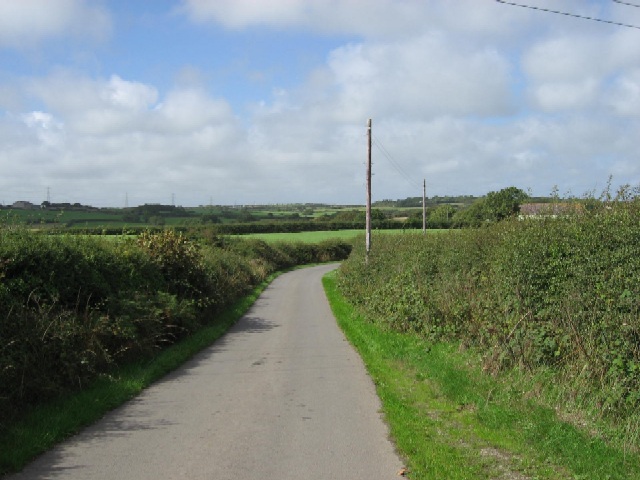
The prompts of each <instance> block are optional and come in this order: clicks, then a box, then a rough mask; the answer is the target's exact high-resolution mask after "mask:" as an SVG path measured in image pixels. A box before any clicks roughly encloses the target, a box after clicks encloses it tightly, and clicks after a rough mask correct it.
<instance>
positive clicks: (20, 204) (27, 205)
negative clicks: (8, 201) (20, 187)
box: [11, 200, 36, 210]
mask: <svg viewBox="0 0 640 480" xmlns="http://www.w3.org/2000/svg"><path fill="white" fill-rule="evenodd" d="M11 208H15V209H16V210H33V209H35V208H36V206H35V205H34V204H33V203H31V202H27V201H24V200H19V201H17V202H13V205H11Z"/></svg>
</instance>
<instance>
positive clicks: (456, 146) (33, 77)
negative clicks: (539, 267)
mask: <svg viewBox="0 0 640 480" xmlns="http://www.w3.org/2000/svg"><path fill="white" fill-rule="evenodd" d="M511 3H518V4H520V5H527V6H529V7H538V9H533V8H524V7H521V6H515V5H509V4H507V3H501V2H498V1H495V0H134V1H132V0H0V204H2V205H7V204H12V203H13V202H15V201H19V200H23V201H30V202H33V203H36V204H40V203H41V202H42V201H45V200H47V199H49V200H50V201H51V202H54V203H62V202H69V203H76V202H79V203H82V204H85V205H93V206H96V207H124V206H136V205H142V204H145V203H162V204H175V205H182V206H185V207H186V206H198V205H208V204H222V205H252V204H281V203H327V204H343V205H344V204H348V205H362V204H364V203H365V201H366V161H367V129H366V124H367V120H368V119H372V125H373V127H372V137H373V148H372V160H373V167H372V171H373V180H372V198H373V200H374V201H376V200H383V199H403V198H406V197H417V196H421V195H422V184H423V180H424V181H426V185H427V196H428V197H432V196H436V195H437V196H445V195H475V196H482V195H485V194H486V193H488V192H490V191H498V190H500V189H502V188H506V187H510V186H516V187H518V188H521V189H522V190H524V191H526V192H528V193H530V194H531V195H536V196H547V195H550V194H551V193H552V192H554V191H556V190H557V191H558V192H559V193H560V194H561V195H563V196H565V195H572V196H576V197H583V196H589V195H595V196H598V195H599V194H600V193H601V192H602V191H604V190H605V189H606V188H607V184H608V182H609V179H611V184H612V185H613V186H614V189H615V188H616V187H617V186H619V185H624V184H630V185H631V186H634V187H635V186H637V185H638V184H640V158H639V153H640V0H638V1H637V2H634V1H631V0H630V1H628V2H626V4H625V2H620V1H615V0H526V1H520V0H513V1H512V2H511ZM541 8H547V9H552V10H557V11H560V12H564V13H569V14H571V15H560V14H557V13H552V12H549V11H544V10H540V9H541ZM578 17H591V18H597V19H600V20H606V21H610V22H617V23H624V24H626V25H629V26H620V25H614V24H611V23H605V22H601V21H593V20H588V19H585V18H578ZM634 27H637V28H634Z"/></svg>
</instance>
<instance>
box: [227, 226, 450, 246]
mask: <svg viewBox="0 0 640 480" xmlns="http://www.w3.org/2000/svg"><path fill="white" fill-rule="evenodd" d="M444 231H446V230H436V229H434V230H428V232H429V233H435V232H444ZM403 233H404V234H411V235H415V234H418V233H421V230H402V229H397V230H374V231H373V232H372V233H371V235H372V236H373V237H375V236H376V235H394V234H395V235H399V234H403ZM360 235H363V236H364V229H360V230H337V231H323V232H299V233H252V234H249V235H232V236H234V237H242V238H258V239H260V240H264V241H265V242H304V243H318V242H321V241H323V240H329V239H339V240H352V239H354V238H356V237H358V236H360Z"/></svg>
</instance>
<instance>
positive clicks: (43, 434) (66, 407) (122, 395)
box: [0, 274, 278, 475]
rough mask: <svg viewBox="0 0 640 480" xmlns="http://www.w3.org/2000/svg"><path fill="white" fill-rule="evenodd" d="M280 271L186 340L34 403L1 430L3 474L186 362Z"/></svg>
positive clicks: (231, 320) (218, 333) (219, 333)
mask: <svg viewBox="0 0 640 480" xmlns="http://www.w3.org/2000/svg"><path fill="white" fill-rule="evenodd" d="M277 275H278V274H273V275H272V276H270V277H269V278H268V279H267V280H265V281H264V282H263V283H262V284H260V285H259V286H258V287H256V288H255V289H254V291H253V292H252V293H251V294H250V295H248V296H246V297H244V298H242V299H241V300H239V301H238V302H236V303H235V304H234V305H232V306H231V307H229V308H228V309H226V310H225V311H224V312H223V313H222V314H221V315H219V316H218V317H216V322H215V324H214V325H211V326H209V327H205V328H203V329H202V330H200V331H198V332H197V333H195V334H193V335H192V336H190V337H188V338H186V339H185V340H183V341H182V342H180V343H178V344H175V345H172V346H171V347H169V348H167V349H166V350H163V351H162V352H160V353H159V354H158V355H157V356H156V357H154V358H153V359H151V360H148V361H145V362H139V363H134V364H131V365H127V366H126V367H123V368H121V369H119V370H118V371H117V372H114V373H112V374H111V375H109V376H103V377H101V378H99V379H97V380H96V381H95V382H93V383H92V384H91V386H89V387H88V388H87V389H85V390H82V391H79V392H75V393H73V394H70V395H67V396H64V397H62V398H60V399H58V400H57V401H55V402H52V403H50V404H46V405H42V406H38V407H35V408H33V409H31V410H30V411H28V412H26V413H25V414H24V415H22V416H21V417H20V418H19V419H18V420H17V421H15V422H14V423H12V424H10V425H7V426H6V428H5V429H4V430H3V431H0V475H4V474H7V473H11V472H16V471H18V470H20V469H21V468H22V467H24V465H26V464H27V463H28V462H29V461H30V460H32V459H33V458H34V457H35V456H37V455H39V454H41V453H43V452H45V451H46V450H48V449H50V448H51V447H52V446H54V445H55V444H56V443H58V442H60V441H62V440H63V439H65V438H68V437H69V436H71V435H73V434H74V433H76V432H78V431H79V430H80V429H81V428H82V427H84V426H86V425H89V424H91V423H93V422H95V421H96V420H98V419H100V418H101V417H102V416H103V415H104V414H105V413H106V412H108V411H110V410H112V409H114V408H116V407H118V406H119V405H121V404H123V403H124V402H126V401H127V400H130V399H131V398H133V397H135V396H136V395H138V394H139V393H140V392H141V391H142V390H143V389H145V388H146V387H148V386H149V385H150V384H152V383H153V382H155V381H156V380H158V379H160V378H161V377H163V376H164V375H166V374H167V373H169V372H170V371H172V370H175V369H176V368H177V367H179V366H180V365H182V364H183V363H184V362H186V361H187V360H188V359H190V358H191V357H192V356H193V355H195V354H196V353H198V352H199V351H201V350H202V349H203V348H205V347H207V346H209V345H211V344H212V343H213V342H214V341H215V340H217V339H218V338H219V337H221V336H222V335H223V334H224V333H225V332H226V331H227V330H228V328H229V327H230V326H231V325H233V324H234V323H235V322H236V321H237V320H238V319H239V318H240V317H241V316H242V315H243V314H244V313H245V312H246V311H247V310H248V309H249V307H251V305H253V303H254V302H255V301H256V299H257V298H258V296H259V295H260V293H262V291H263V290H264V289H265V288H266V287H267V286H268V285H269V283H270V282H271V281H273V279H274V278H275V277H276V276H277Z"/></svg>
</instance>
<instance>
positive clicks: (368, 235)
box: [366, 119, 371, 262]
mask: <svg viewBox="0 0 640 480" xmlns="http://www.w3.org/2000/svg"><path fill="white" fill-rule="evenodd" d="M366 217H367V220H366V229H367V232H366V252H367V256H366V260H367V262H368V261H369V252H370V251H371V119H369V121H368V122H367V212H366Z"/></svg>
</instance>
